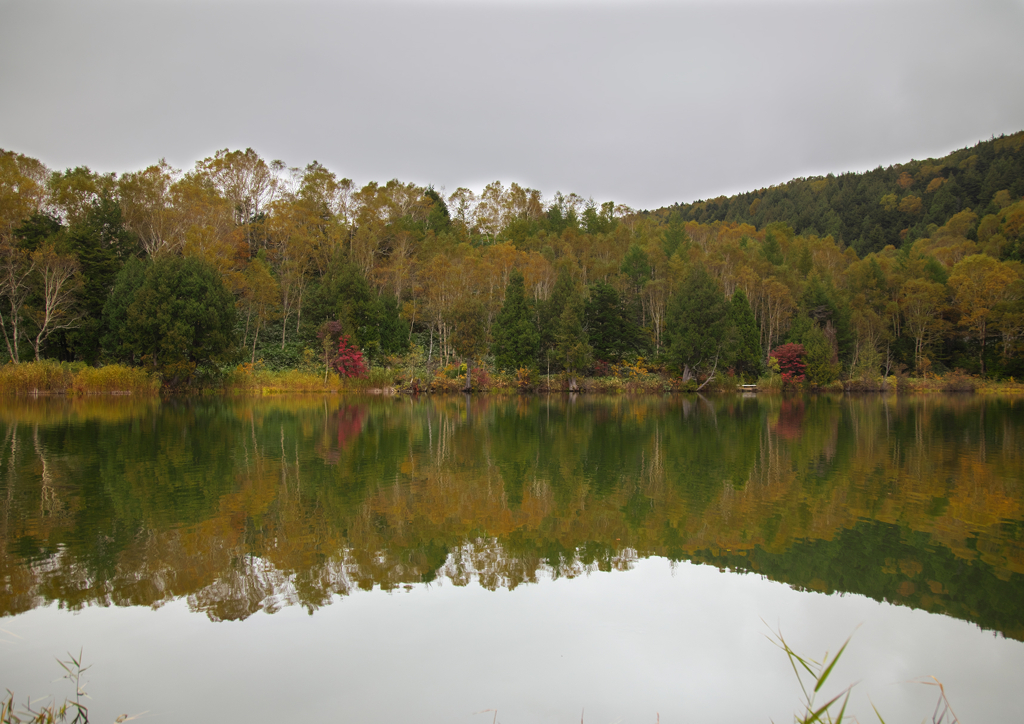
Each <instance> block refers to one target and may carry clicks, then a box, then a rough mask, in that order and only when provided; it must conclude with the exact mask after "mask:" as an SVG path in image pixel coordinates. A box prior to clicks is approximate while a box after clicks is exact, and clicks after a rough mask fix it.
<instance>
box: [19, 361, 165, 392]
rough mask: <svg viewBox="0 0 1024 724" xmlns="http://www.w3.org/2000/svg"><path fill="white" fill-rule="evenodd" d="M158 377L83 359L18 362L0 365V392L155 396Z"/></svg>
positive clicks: (158, 388) (141, 370)
mask: <svg viewBox="0 0 1024 724" xmlns="http://www.w3.org/2000/svg"><path fill="white" fill-rule="evenodd" d="M159 391H160V380H159V378H157V377H155V376H154V375H151V374H150V373H149V372H147V371H146V370H144V369H141V368H138V367H126V366H125V365H106V366H104V367H89V366H88V365H86V364H85V363H84V362H71V363H69V362H54V361H52V360H43V361H41V362H22V363H21V364H11V363H8V364H6V365H4V366H3V367H0V394H7V395H54V394H56V395H91V394H108V395H110V394H121V395H155V394H157V393H158V392H159Z"/></svg>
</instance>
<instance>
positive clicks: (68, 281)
mask: <svg viewBox="0 0 1024 724" xmlns="http://www.w3.org/2000/svg"><path fill="white" fill-rule="evenodd" d="M31 259H32V269H33V276H34V277H35V278H36V282H35V283H36V285H37V291H38V297H37V302H36V303H35V304H33V305H31V306H29V307H27V312H28V318H29V320H31V322H32V325H33V327H34V336H33V337H32V349H33V351H34V352H35V356H36V362H38V361H39V360H40V359H42V356H41V348H42V345H43V343H44V342H46V340H47V339H49V338H50V336H51V335H52V334H54V333H55V332H58V331H61V330H67V329H73V328H75V327H76V326H78V324H79V322H80V319H81V315H80V314H79V311H78V309H77V308H76V304H75V302H76V301H77V295H78V292H79V290H80V288H81V285H82V280H81V275H80V274H79V264H78V260H77V259H76V258H75V255H74V254H67V253H62V252H61V251H60V250H59V249H58V248H57V246H56V244H55V243H54V242H52V241H48V242H46V243H44V244H43V245H42V246H41V247H39V248H38V249H36V250H35V251H34V252H32V254H31Z"/></svg>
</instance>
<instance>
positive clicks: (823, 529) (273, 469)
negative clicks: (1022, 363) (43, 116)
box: [0, 397, 1024, 639]
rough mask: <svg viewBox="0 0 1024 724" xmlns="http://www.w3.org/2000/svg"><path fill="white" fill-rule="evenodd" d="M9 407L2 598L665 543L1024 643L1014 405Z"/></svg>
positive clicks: (476, 402)
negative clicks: (936, 614)
mask: <svg viewBox="0 0 1024 724" xmlns="http://www.w3.org/2000/svg"><path fill="white" fill-rule="evenodd" d="M9 402H10V404H5V406H4V409H3V410H2V412H0V425H2V426H3V427H2V430H3V441H2V444H3V447H2V450H0V481H2V482H0V485H2V486H3V510H2V515H0V533H2V535H3V539H4V546H3V549H2V553H0V576H2V579H3V581H4V584H3V589H2V591H0V611H2V612H3V614H4V615H12V614H16V613H18V612H21V611H26V610H29V609H31V608H33V607H36V606H39V605H41V604H45V603H48V602H52V601H56V602H58V603H59V604H60V605H61V606H62V607H67V608H78V607H81V606H85V605H90V604H100V605H109V604H114V605H119V606H131V605H144V606H154V607H155V606H160V605H162V604H163V603H166V602H168V601H171V600H174V599H178V598H186V599H187V600H188V603H189V606H190V607H191V608H192V609H193V610H195V611H201V612H204V613H206V614H207V615H208V616H209V617H210V618H211V619H215V620H237V619H244V618H246V617H248V616H251V615H252V614H253V613H255V612H257V611H266V612H271V613H272V612H274V611H276V610H278V609H280V608H281V607H283V606H292V605H301V606H304V607H305V608H306V609H307V610H309V611H310V612H311V613H312V612H313V611H314V610H315V609H317V608H318V607H321V606H324V605H327V604H328V603H330V602H331V600H332V598H333V597H334V596H339V595H340V596H345V595H348V594H349V593H351V592H352V591H354V590H355V589H370V588H373V587H380V588H383V589H393V588H395V587H398V586H401V585H403V584H410V583H422V582H430V581H433V580H435V579H437V578H438V577H441V578H443V579H445V580H447V581H450V582H451V583H453V584H455V585H467V584H469V583H470V582H473V581H475V582H477V583H478V584H479V585H481V586H483V587H485V588H489V589H496V588H509V589H511V588H515V587H516V586H519V585H522V584H525V583H530V582H533V581H536V580H537V579H538V577H539V576H548V577H553V578H572V577H575V576H580V575H586V574H590V573H593V572H597V571H608V570H613V569H616V570H622V569H628V568H629V567H630V566H631V565H632V563H633V562H634V561H635V560H637V559H638V558H643V557H648V556H664V557H668V558H670V559H673V560H691V561H695V562H700V563H707V564H711V565H715V566H718V567H720V568H729V569H735V570H747V571H755V572H758V573H760V574H763V575H766V576H768V577H769V578H773V579H776V580H780V581H785V582H787V583H789V584H791V585H793V586H796V587H799V588H804V589H809V590H819V591H825V592H833V591H844V592H856V593H861V594H864V595H867V596H871V597H873V598H875V599H878V600H887V601H892V602H895V603H900V604H904V605H909V606H914V607H919V608H924V609H927V610H929V611H936V612H942V613H945V614H948V615H951V616H956V617H959V618H963V619H967V620H970V621H974V622H976V623H978V624H979V625H982V626H984V627H987V628H991V629H994V630H997V631H1000V632H1002V633H1003V634H1005V635H1006V636H1009V637H1013V638H1017V639H1024V621H1022V619H1024V611H1021V610H1020V606H1019V601H1021V600H1024V585H1022V581H1024V578H1022V574H1024V544H1022V541H1024V488H1022V486H1024V473H1022V472H1021V471H1022V470H1024V464H1022V463H1024V461H1022V460H1021V454H1022V449H1024V446H1022V438H1024V425H1022V412H1021V410H1022V405H1021V404H1020V403H1017V402H1014V401H1004V400H983V399H977V398H962V397H961V398H945V397H932V398H926V399H904V398H899V399H896V398H882V397H865V398H855V399H852V400H851V399H840V398H830V397H818V398H810V399H802V398H800V399H797V398H772V397H761V398H756V399H749V398H741V397H726V398H699V397H692V398H691V397H673V398H629V397H619V398H611V399H608V398H581V399H578V400H576V401H574V402H572V401H569V400H567V399H563V398H559V397H551V398H513V399H501V398H499V399H494V398H464V397H458V398H455V397H451V398H447V397H442V398H430V399H424V400H419V401H412V400H408V399H369V400H359V401H356V402H352V401H349V400H339V399H337V398H327V399H324V398H308V397H306V398H296V399H275V400H269V401H263V400H260V401H254V400H242V401H227V400H220V401H192V402H187V403H185V402H179V403H176V404H167V403H165V404H163V405H160V404H159V403H136V402H133V401H130V400H113V401H107V400H63V399H51V400H47V399H44V400H21V399H19V400H10V401H9Z"/></svg>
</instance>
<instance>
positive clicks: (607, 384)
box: [0, 358, 1024, 397]
mask: <svg viewBox="0 0 1024 724" xmlns="http://www.w3.org/2000/svg"><path fill="white" fill-rule="evenodd" d="M388 362H389V363H390V364H389V365H388V366H371V367H370V368H369V371H368V374H367V375H366V376H364V377H358V378H342V377H339V376H338V375H336V374H334V373H333V372H332V373H330V374H329V375H325V374H324V370H323V368H322V367H321V368H320V369H316V368H314V367H310V368H303V369H287V370H270V369H266V368H265V367H263V366H262V364H260V363H258V362H257V363H256V364H255V365H253V364H248V363H246V364H241V365H238V366H237V367H234V368H231V369H229V370H227V371H225V372H223V373H221V374H220V375H219V376H218V377H217V380H216V381H215V382H209V383H208V384H207V386H205V387H203V388H202V390H200V389H193V388H188V389H189V391H192V392H199V391H207V392H224V393H227V394H232V395H244V396H260V397H261V396H266V395H277V394H295V393H321V394H322V393H384V394H417V393H432V394H454V393H461V392H465V391H467V390H468V391H471V392H486V393H489V394H499V395H500V394H521V393H557V392H570V391H576V392H581V393H593V394H665V393H672V392H683V393H686V392H696V391H697V389H698V387H699V386H700V384H699V382H698V381H696V380H690V381H687V382H684V381H683V380H682V378H680V377H679V376H677V375H672V374H670V373H669V372H668V371H667V370H665V369H664V368H663V367H658V366H654V365H645V364H644V363H643V360H640V361H638V362H635V363H632V364H621V365H605V366H604V367H605V369H602V370H601V372H602V374H601V375H600V376H589V377H586V376H582V375H574V376H570V375H567V374H565V373H557V374H550V375H543V374H540V373H539V372H537V371H536V370H530V369H525V368H524V369H521V370H518V371H516V372H514V373H509V372H498V371H496V370H494V369H493V368H491V367H490V366H489V365H487V364H485V363H483V362H475V363H472V364H470V365H469V367H468V369H467V366H466V365H465V364H449V365H446V366H440V365H436V364H435V365H431V366H428V365H427V364H424V363H423V361H422V360H415V359H414V360H413V361H412V362H411V363H410V362H409V361H408V360H407V359H401V358H400V359H397V360H388ZM467 380H468V381H467ZM700 382H703V380H701V381H700ZM743 382H744V380H742V379H740V378H738V377H733V376H731V375H727V374H724V373H721V372H719V373H718V374H716V375H715V378H714V379H712V380H710V381H708V382H707V384H705V385H703V386H702V387H701V388H700V391H701V392H704V393H729V392H734V391H736V388H737V386H738V385H740V384H742V383H743ZM757 387H758V391H759V392H760V393H762V394H763V393H769V394H771V393H781V392H785V391H794V392H799V391H810V392H830V393H844V392H846V393H878V392H882V393H897V394H928V393H954V392H955V393H964V392H967V393H971V392H973V393H978V394H987V395H1024V383H1022V382H1018V381H1016V380H1014V379H1013V378H1010V379H1008V380H989V379H985V378H980V377H973V376H970V375H967V374H965V373H964V372H962V371H959V370H958V371H955V372H950V373H948V374H945V375H928V376H925V377H907V376H896V375H892V376H889V377H881V376H879V377H876V378H870V379H851V380H843V381H839V380H837V381H835V382H833V383H831V384H828V385H823V386H818V387H814V386H809V385H802V386H798V387H793V386H789V387H784V386H783V382H782V378H781V377H780V376H779V375H777V374H771V375H767V376H765V377H762V378H760V379H759V380H757ZM160 391H161V380H160V377H159V375H157V374H154V373H151V372H149V371H147V370H145V369H143V368H139V367H128V366H125V365H119V364H115V365H106V366H103V367H89V366H88V365H86V364H84V363H81V362H72V363H68V362H54V361H51V360H43V361H41V362H23V363H21V364H10V363H9V364H6V365H3V366H2V367H0V394H7V395H47V394H52V395H93V394H106V395H117V394H121V395H155V394H158V393H159V392H160ZM181 391H182V390H179V392H181Z"/></svg>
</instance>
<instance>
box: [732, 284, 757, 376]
mask: <svg viewBox="0 0 1024 724" xmlns="http://www.w3.org/2000/svg"><path fill="white" fill-rule="evenodd" d="M729 324H730V326H731V327H732V330H733V339H734V341H735V344H734V346H733V349H732V361H731V363H732V366H733V368H735V370H736V372H738V373H739V374H740V375H742V376H743V377H745V378H751V379H756V378H757V377H760V376H761V375H762V374H763V373H764V352H763V351H762V350H761V333H760V332H759V331H758V329H757V320H756V319H754V311H753V310H752V309H751V308H750V302H749V301H748V300H747V293H746V292H744V291H743V290H742V289H737V290H736V292H735V293H734V294H733V295H732V301H731V302H730V303H729Z"/></svg>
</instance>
